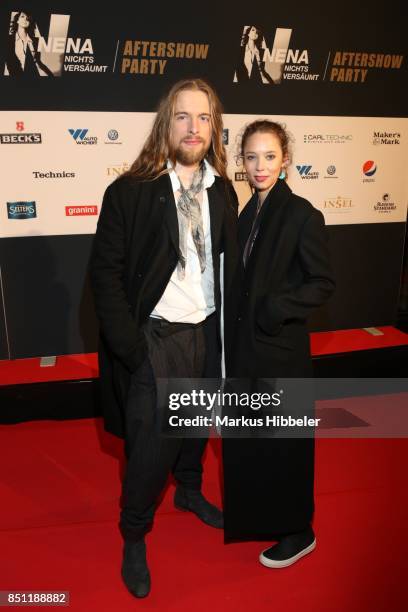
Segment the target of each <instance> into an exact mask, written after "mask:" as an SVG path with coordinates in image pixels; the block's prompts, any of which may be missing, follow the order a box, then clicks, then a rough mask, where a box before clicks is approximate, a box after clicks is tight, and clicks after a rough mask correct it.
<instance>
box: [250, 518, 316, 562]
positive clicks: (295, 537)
mask: <svg viewBox="0 0 408 612" xmlns="http://www.w3.org/2000/svg"><path fill="white" fill-rule="evenodd" d="M315 548H316V538H315V535H314V533H313V529H312V528H311V527H308V528H307V529H305V531H299V532H298V533H291V534H290V535H288V536H285V537H283V538H282V539H281V540H280V542H278V544H275V545H274V546H271V547H270V548H267V549H266V550H264V551H262V552H261V554H260V555H259V561H260V562H261V563H262V565H265V567H273V568H280V567H288V565H292V563H296V561H298V560H299V559H301V558H302V557H304V556H305V555H307V554H308V553H310V552H312V550H314V549H315Z"/></svg>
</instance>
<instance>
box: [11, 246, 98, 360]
mask: <svg viewBox="0 0 408 612" xmlns="http://www.w3.org/2000/svg"><path fill="white" fill-rule="evenodd" d="M92 238H93V237H92V236H89V235H78V236H42V237H27V238H3V239H2V243H3V253H4V262H5V265H4V270H5V271H6V272H3V279H4V285H5V303H6V309H7V312H8V313H12V316H10V317H9V321H8V329H9V336H10V338H11V347H10V348H11V358H12V359H17V358H22V357H31V356H40V355H41V356H43V355H56V354H58V355H63V354H70V353H83V352H92V351H94V350H96V337H97V323H96V317H95V312H94V308H93V302H92V297H91V292H90V289H89V284H88V278H87V266H88V260H89V254H90V247H91V244H92Z"/></svg>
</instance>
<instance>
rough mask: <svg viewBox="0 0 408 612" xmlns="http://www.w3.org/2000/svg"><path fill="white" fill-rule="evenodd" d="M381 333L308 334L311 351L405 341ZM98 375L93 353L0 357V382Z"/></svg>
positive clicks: (393, 332) (386, 330) (390, 330)
mask: <svg viewBox="0 0 408 612" xmlns="http://www.w3.org/2000/svg"><path fill="white" fill-rule="evenodd" d="M378 329H379V330H380V331H382V332H383V335H382V336H373V335H371V334H369V333H368V332H366V331H364V330H363V329H345V330H340V331H336V332H318V333H313V334H311V336H310V338H311V350H312V355H314V356H318V355H331V354H335V353H344V352H350V351H363V350H369V349H379V348H388V347H391V346H403V345H408V334H405V333H404V332H402V331H400V330H398V329H396V328H395V327H391V326H387V327H379V328H378ZM97 376H98V360H97V355H96V353H86V354H83V355H62V356H59V357H58V358H57V362H56V365H55V367H45V368H41V367H40V360H39V358H38V357H36V358H32V359H14V360H3V361H0V385H18V384H24V383H31V382H47V381H52V380H81V379H87V378H96V377H97Z"/></svg>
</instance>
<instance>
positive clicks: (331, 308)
mask: <svg viewBox="0 0 408 612" xmlns="http://www.w3.org/2000/svg"><path fill="white" fill-rule="evenodd" d="M404 228H405V224H404V223H387V224H382V225H380V224H369V225H347V226H329V227H328V234H329V239H330V251H331V257H332V263H333V268H334V273H335V276H336V281H337V290H336V294H335V295H334V296H333V297H332V298H331V300H330V301H329V303H328V304H327V306H325V307H324V308H322V309H320V310H319V311H317V312H316V313H315V314H314V316H313V318H312V319H311V321H310V328H311V330H312V331H313V330H316V331H324V330H335V329H345V328H354V327H367V326H371V325H390V324H393V323H394V322H395V318H396V309H397V303H398V287H399V277H400V274H401V252H400V246H399V245H400V244H401V240H402V236H403V234H404ZM92 240H93V236H91V235H80V236H51V237H29V238H7V239H3V245H4V246H3V252H4V262H5V265H4V268H5V269H6V270H7V273H6V275H5V276H4V280H5V283H4V284H5V287H6V292H5V301H6V307H7V311H8V312H10V313H13V316H12V317H11V318H10V319H11V320H10V322H9V334H10V337H11V338H12V339H13V342H12V345H11V356H12V358H20V357H29V356H38V355H54V354H69V353H82V352H92V351H95V350H96V348H97V324H96V318H95V312H94V307H93V302H92V298H91V294H90V290H89V284H88V280H87V266H88V259H89V253H90V249H91V245H92ZM27 262H29V265H28V264H27ZM377 278H380V279H381V282H377Z"/></svg>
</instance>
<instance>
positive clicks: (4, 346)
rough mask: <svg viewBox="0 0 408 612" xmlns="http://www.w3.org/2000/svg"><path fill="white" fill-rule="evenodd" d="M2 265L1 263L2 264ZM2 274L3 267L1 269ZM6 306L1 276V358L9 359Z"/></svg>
mask: <svg viewBox="0 0 408 612" xmlns="http://www.w3.org/2000/svg"><path fill="white" fill-rule="evenodd" d="M0 265H1V264H0ZM0 274H1V269H0ZM4 315H5V307H4V303H3V297H2V293H1V278H0V359H9V351H8V343H7V330H6V321H5V316H4Z"/></svg>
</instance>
